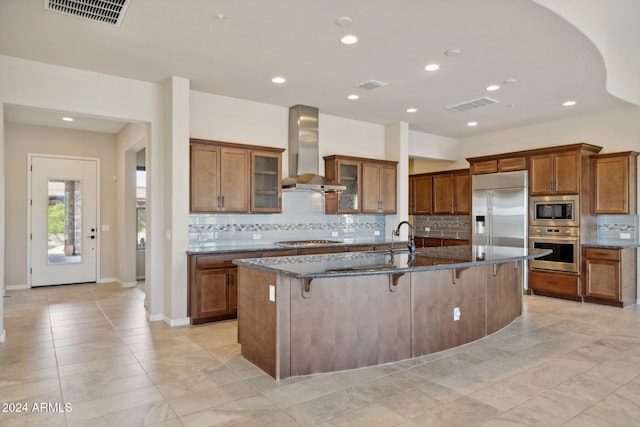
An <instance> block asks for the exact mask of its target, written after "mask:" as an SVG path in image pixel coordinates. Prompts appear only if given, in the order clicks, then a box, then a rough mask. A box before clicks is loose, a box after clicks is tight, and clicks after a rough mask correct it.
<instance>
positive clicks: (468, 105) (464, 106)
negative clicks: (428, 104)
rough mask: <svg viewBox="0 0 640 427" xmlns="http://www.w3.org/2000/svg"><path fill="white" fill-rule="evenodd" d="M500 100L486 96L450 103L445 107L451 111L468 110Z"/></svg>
mask: <svg viewBox="0 0 640 427" xmlns="http://www.w3.org/2000/svg"><path fill="white" fill-rule="evenodd" d="M499 102H500V101H498V100H497V99H493V98H487V97H486V96H485V97H482V98H478V99H472V100H471V101H465V102H461V103H460V104H456V105H450V106H448V107H445V108H446V109H447V110H450V111H467V110H471V109H472V108H478V107H484V106H485V105H491V104H497V103H499Z"/></svg>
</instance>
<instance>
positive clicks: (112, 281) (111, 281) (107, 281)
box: [96, 277, 120, 283]
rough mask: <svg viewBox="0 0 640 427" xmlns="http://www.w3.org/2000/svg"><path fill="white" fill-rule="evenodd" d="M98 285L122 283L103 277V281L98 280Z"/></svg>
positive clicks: (113, 278)
mask: <svg viewBox="0 0 640 427" xmlns="http://www.w3.org/2000/svg"><path fill="white" fill-rule="evenodd" d="M96 283H120V281H119V280H118V279H116V278H115V277H103V278H102V279H98V281H97V282H96Z"/></svg>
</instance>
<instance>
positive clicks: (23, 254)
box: [4, 123, 117, 287]
mask: <svg viewBox="0 0 640 427" xmlns="http://www.w3.org/2000/svg"><path fill="white" fill-rule="evenodd" d="M4 137H5V158H6V159H7V161H6V163H5V168H6V169H5V173H6V174H7V175H8V176H11V182H10V183H8V186H7V188H6V189H5V201H6V208H5V218H6V221H7V222H6V224H7V225H8V227H7V228H6V230H5V241H4V242H5V243H4V244H5V248H7V249H8V250H6V257H7V258H6V262H7V265H6V271H5V276H4V277H5V284H6V286H7V287H26V285H27V284H28V278H27V235H28V233H27V230H28V229H29V224H27V216H26V212H27V207H28V200H27V195H28V188H27V170H28V165H27V154H28V153H34V154H55V155H62V156H79V157H94V158H99V159H100V175H101V176H100V178H99V185H100V196H101V200H100V222H101V224H106V225H109V226H110V231H107V232H103V231H100V225H98V230H99V235H98V239H99V240H98V241H99V243H100V277H99V278H98V280H101V279H107V280H109V279H113V278H115V277H116V257H115V256H116V234H115V230H116V224H117V222H116V206H115V205H114V203H113V200H114V199H115V194H116V188H115V187H116V183H114V182H113V176H114V175H115V174H116V138H115V136H114V135H110V134H104V133H96V132H83V131H75V130H68V129H60V128H51V127H45V126H32V125H24V124H18V123H6V124H5V135H4Z"/></svg>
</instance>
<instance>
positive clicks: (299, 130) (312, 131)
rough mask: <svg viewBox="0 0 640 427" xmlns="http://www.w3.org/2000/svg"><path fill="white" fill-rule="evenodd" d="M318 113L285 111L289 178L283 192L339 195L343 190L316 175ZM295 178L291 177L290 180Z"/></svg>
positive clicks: (312, 110)
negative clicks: (287, 115)
mask: <svg viewBox="0 0 640 427" xmlns="http://www.w3.org/2000/svg"><path fill="white" fill-rule="evenodd" d="M318 141H319V139H318V109H317V108H315V107H309V106H306V105H294V106H293V107H291V108H289V175H290V176H289V178H285V179H283V180H282V187H283V188H285V189H299V190H315V191H325V192H331V191H343V190H346V187H345V186H344V185H342V184H340V183H337V182H333V181H331V180H329V179H327V178H325V177H324V176H322V175H319V174H318V170H319V165H320V154H319V150H318ZM293 174H295V176H293Z"/></svg>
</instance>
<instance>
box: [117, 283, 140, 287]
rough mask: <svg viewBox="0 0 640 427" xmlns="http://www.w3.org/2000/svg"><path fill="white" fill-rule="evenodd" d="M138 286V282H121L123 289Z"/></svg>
mask: <svg viewBox="0 0 640 427" xmlns="http://www.w3.org/2000/svg"><path fill="white" fill-rule="evenodd" d="M137 285H138V282H120V286H122V287H123V288H135V287H136V286H137Z"/></svg>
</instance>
